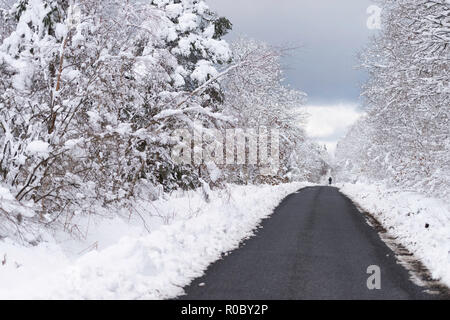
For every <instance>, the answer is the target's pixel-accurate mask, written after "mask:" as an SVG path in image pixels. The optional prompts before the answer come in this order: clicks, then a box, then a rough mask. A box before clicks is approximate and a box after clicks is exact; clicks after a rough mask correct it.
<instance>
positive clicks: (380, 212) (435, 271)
mask: <svg viewBox="0 0 450 320" xmlns="http://www.w3.org/2000/svg"><path fill="white" fill-rule="evenodd" d="M340 187H341V188H340V189H341V192H343V193H344V194H346V195H347V196H349V197H350V198H351V199H352V200H353V201H354V202H356V203H358V204H359V205H360V206H361V207H362V208H363V209H364V210H366V211H367V212H370V213H371V214H373V215H374V217H375V218H376V219H377V220H378V221H379V222H380V223H381V224H382V225H383V226H384V228H385V229H386V230H388V233H389V235H390V236H393V237H394V238H396V241H397V242H399V243H400V244H402V245H403V246H405V247H406V248H407V249H408V250H409V251H410V252H412V253H413V254H414V255H415V256H416V257H417V258H419V259H420V260H421V261H422V262H423V263H424V265H425V266H426V267H427V268H428V269H429V270H430V272H431V275H432V277H433V278H434V279H436V280H441V281H442V282H443V283H444V284H446V285H447V286H450V204H449V203H448V202H444V201H442V200H439V199H433V198H429V197H426V196H424V195H422V194H419V193H416V192H413V191H405V190H399V189H389V188H386V187H385V186H384V185H382V184H378V185H367V184H362V183H357V184H343V185H341V186H340ZM426 225H428V228H426Z"/></svg>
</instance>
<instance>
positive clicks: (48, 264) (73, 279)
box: [0, 183, 307, 299]
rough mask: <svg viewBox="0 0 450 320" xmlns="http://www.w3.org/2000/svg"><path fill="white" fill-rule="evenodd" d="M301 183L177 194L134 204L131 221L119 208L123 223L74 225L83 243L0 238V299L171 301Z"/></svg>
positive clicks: (102, 220) (55, 238) (92, 221)
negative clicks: (205, 196) (20, 241)
mask: <svg viewBox="0 0 450 320" xmlns="http://www.w3.org/2000/svg"><path fill="white" fill-rule="evenodd" d="M304 186H307V184H306V183H292V184H285V185H280V186H229V188H228V189H227V190H222V191H214V192H212V193H211V195H210V202H209V203H207V202H205V201H204V200H203V197H202V193H201V191H200V190H198V191H190V192H177V193H174V194H172V195H170V196H166V198H165V199H161V200H157V201H152V202H151V201H145V200H140V201H137V202H136V203H135V208H134V209H135V210H134V211H133V212H134V213H133V214H132V215H131V216H127V214H128V215H129V214H130V212H129V211H127V210H125V209H122V210H119V211H121V212H119V214H118V215H116V216H119V217H121V218H119V217H116V218H115V219H106V218H104V217H103V218H98V217H97V218H95V217H93V216H92V217H90V218H89V219H88V218H85V219H84V221H79V223H80V225H82V226H83V228H81V229H82V230H83V232H86V237H85V239H84V240H74V239H72V238H70V237H68V236H67V235H66V234H63V233H59V234H54V235H52V236H50V235H47V237H46V239H47V241H46V242H43V243H41V244H40V245H39V246H37V247H23V246H20V245H18V244H17V243H15V242H12V241H11V240H8V239H6V240H3V241H0V284H1V285H0V299H164V298H173V297H176V296H178V295H181V294H183V290H182V287H184V286H186V285H188V284H189V283H190V281H192V280H193V279H195V278H197V277H199V276H201V275H202V273H203V272H204V271H205V270H206V268H207V267H208V265H209V264H211V263H212V262H214V261H216V260H218V259H220V258H221V256H222V254H223V253H225V252H228V251H231V250H233V249H235V248H237V247H238V245H239V243H240V242H241V241H242V240H243V239H245V238H248V237H250V236H251V235H252V234H253V230H255V228H257V226H258V225H259V223H260V222H261V221H262V219H264V218H267V217H268V216H269V215H270V214H271V213H272V212H273V209H274V208H275V207H276V206H277V205H278V204H279V202H280V201H281V200H282V199H283V198H284V197H286V196H287V195H288V194H290V193H293V192H295V191H296V190H298V189H300V188H302V187H304ZM127 212H128V213H127ZM136 212H138V213H139V214H136ZM144 222H145V224H144Z"/></svg>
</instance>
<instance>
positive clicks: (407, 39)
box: [339, 0, 450, 196]
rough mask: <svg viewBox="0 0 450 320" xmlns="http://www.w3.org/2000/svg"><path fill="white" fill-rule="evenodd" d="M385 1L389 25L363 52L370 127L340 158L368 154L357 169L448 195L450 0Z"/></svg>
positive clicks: (385, 20)
mask: <svg viewBox="0 0 450 320" xmlns="http://www.w3.org/2000/svg"><path fill="white" fill-rule="evenodd" d="M380 4H381V5H382V6H383V9H384V10H383V29H382V30H381V31H380V33H379V34H378V35H377V36H376V37H375V38H374V39H373V41H372V43H371V45H370V47H369V48H368V50H367V51H366V52H365V53H364V54H363V55H362V63H363V66H364V67H365V68H366V69H367V70H368V72H369V75H370V78H369V81H368V83H367V84H366V86H365V88H364V96H365V98H366V106H367V108H368V117H367V119H365V120H363V121H364V126H368V127H369V128H370V129H369V130H365V131H370V134H367V135H366V134H363V136H364V139H359V141H356V139H355V136H356V135H357V133H356V132H351V133H350V134H349V136H348V137H347V139H349V141H347V142H344V143H343V144H341V147H343V146H350V145H351V143H352V142H354V143H358V148H356V149H353V152H352V153H348V152H346V148H344V149H343V150H341V151H340V152H339V153H340V154H341V155H342V158H341V161H344V162H345V161H347V160H349V161H354V160H353V159H356V158H361V157H362V158H365V159H366V161H365V162H360V164H359V167H360V168H359V169H357V170H358V171H360V172H364V175H366V176H367V177H369V178H371V179H374V178H375V179H382V180H385V181H386V182H388V183H390V184H392V185H399V186H406V187H409V188H415V189H417V190H421V191H425V192H428V193H432V194H435V195H439V196H443V193H445V192H448V191H444V190H449V185H450V174H449V172H450V166H449V165H450V164H449V162H448V154H449V146H450V138H449V129H448V128H449V122H448V120H449V116H450V109H449V108H448V106H449V105H450V84H449V77H448V73H449V64H448V57H449V56H450V46H449V43H450V7H449V6H450V5H449V3H448V1H446V0H436V1H429V0H396V1H393V0H383V1H380ZM357 126H358V127H355V128H359V129H363V128H362V126H361V124H358V125H357ZM344 141H345V140H344ZM351 141H352V142H351ZM367 156H368V157H367Z"/></svg>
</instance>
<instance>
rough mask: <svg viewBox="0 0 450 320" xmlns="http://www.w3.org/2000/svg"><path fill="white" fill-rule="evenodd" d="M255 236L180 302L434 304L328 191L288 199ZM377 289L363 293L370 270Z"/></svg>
mask: <svg viewBox="0 0 450 320" xmlns="http://www.w3.org/2000/svg"><path fill="white" fill-rule="evenodd" d="M261 226H262V228H261V229H259V230H258V232H257V233H256V235H255V236H254V237H252V238H251V239H249V240H247V241H246V242H244V243H243V244H242V246H241V247H240V248H239V249H237V250H235V251H233V252H231V253H230V254H229V255H228V256H225V257H224V258H223V259H222V260H220V261H218V262H216V263H214V264H212V265H211V266H210V267H209V268H208V270H207V272H206V274H205V275H204V276H203V277H202V278H199V279H197V280H195V281H194V282H193V283H192V284H191V285H190V286H189V287H187V288H185V291H186V293H187V295H186V296H183V297H181V298H180V299H186V300H211V299H213V300H216V299H217V300H237V299H242V300H272V299H281V300H298V299H434V298H438V296H436V295H429V294H427V293H425V292H424V290H425V289H426V288H422V287H419V286H417V285H415V284H414V283H413V282H412V281H411V280H410V276H409V273H408V271H407V270H406V269H405V268H404V267H402V266H401V265H400V264H398V263H397V261H396V259H395V255H394V253H393V252H392V251H391V250H390V249H389V248H388V247H387V245H386V244H385V243H384V242H383V241H382V240H381V239H380V237H379V235H378V233H377V231H375V229H373V228H372V227H370V226H369V225H368V224H367V223H366V220H365V218H364V215H363V214H362V213H360V212H359V211H358V209H357V208H356V207H355V206H354V205H353V203H352V202H351V201H350V200H349V199H348V198H346V197H345V196H344V195H342V194H341V193H340V192H339V191H338V189H336V188H332V187H313V188H306V189H303V190H300V191H299V192H297V193H295V194H292V195H290V196H288V197H287V198H286V199H285V200H283V202H282V203H281V204H280V206H279V207H278V208H277V209H276V210H275V212H274V214H273V215H272V217H271V218H269V219H267V220H265V221H264V222H263V223H262V225H261ZM372 265H376V266H379V267H380V270H381V278H380V279H381V289H380V290H377V289H375V290H369V289H368V287H367V280H368V278H369V277H370V276H371V275H370V274H368V273H367V268H368V267H369V266H372Z"/></svg>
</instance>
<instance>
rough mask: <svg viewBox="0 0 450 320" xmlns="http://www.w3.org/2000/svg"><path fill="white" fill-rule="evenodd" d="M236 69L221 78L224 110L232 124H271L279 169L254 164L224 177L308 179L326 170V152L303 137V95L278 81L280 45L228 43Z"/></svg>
mask: <svg viewBox="0 0 450 320" xmlns="http://www.w3.org/2000/svg"><path fill="white" fill-rule="evenodd" d="M232 51H233V60H234V62H235V63H236V66H237V68H235V69H233V70H231V71H230V72H229V74H228V76H227V77H226V78H224V80H223V81H222V86H223V89H224V93H225V111H224V112H225V114H226V115H229V116H231V117H232V118H233V119H235V123H234V125H236V126H237V127H238V128H263V127H265V128H276V129H278V130H279V133H280V143H279V144H280V150H279V151H280V169H279V170H278V172H277V173H276V174H275V175H273V176H274V177H272V178H267V177H264V176H262V175H261V174H260V172H259V170H258V168H255V167H252V166H249V167H248V168H247V167H246V168H242V167H239V166H238V167H234V168H231V170H232V172H233V174H230V175H229V176H230V177H232V178H233V179H238V180H237V181H242V180H245V181H247V182H248V181H250V182H258V181H267V180H271V179H275V180H278V181H293V180H300V181H312V182H319V180H320V177H321V176H322V175H324V174H326V171H327V169H328V164H327V163H326V162H325V161H324V159H325V158H326V156H325V155H324V154H323V150H321V149H320V148H319V147H318V146H317V145H316V144H315V143H312V142H311V141H309V140H308V138H307V136H306V134H305V132H304V130H303V129H302V128H301V125H302V124H303V123H304V120H305V119H306V115H305V113H304V112H303V111H302V110H301V108H300V107H301V106H302V105H303V104H304V102H305V98H306V95H305V94H304V93H303V92H300V91H297V90H294V89H291V88H289V87H287V86H286V85H284V84H283V70H282V67H281V63H280V59H281V57H282V56H283V54H284V50H282V49H278V48H275V47H271V46H269V45H267V44H265V43H263V42H258V41H255V40H252V39H246V38H242V39H238V40H237V41H235V42H234V43H233V44H232Z"/></svg>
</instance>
